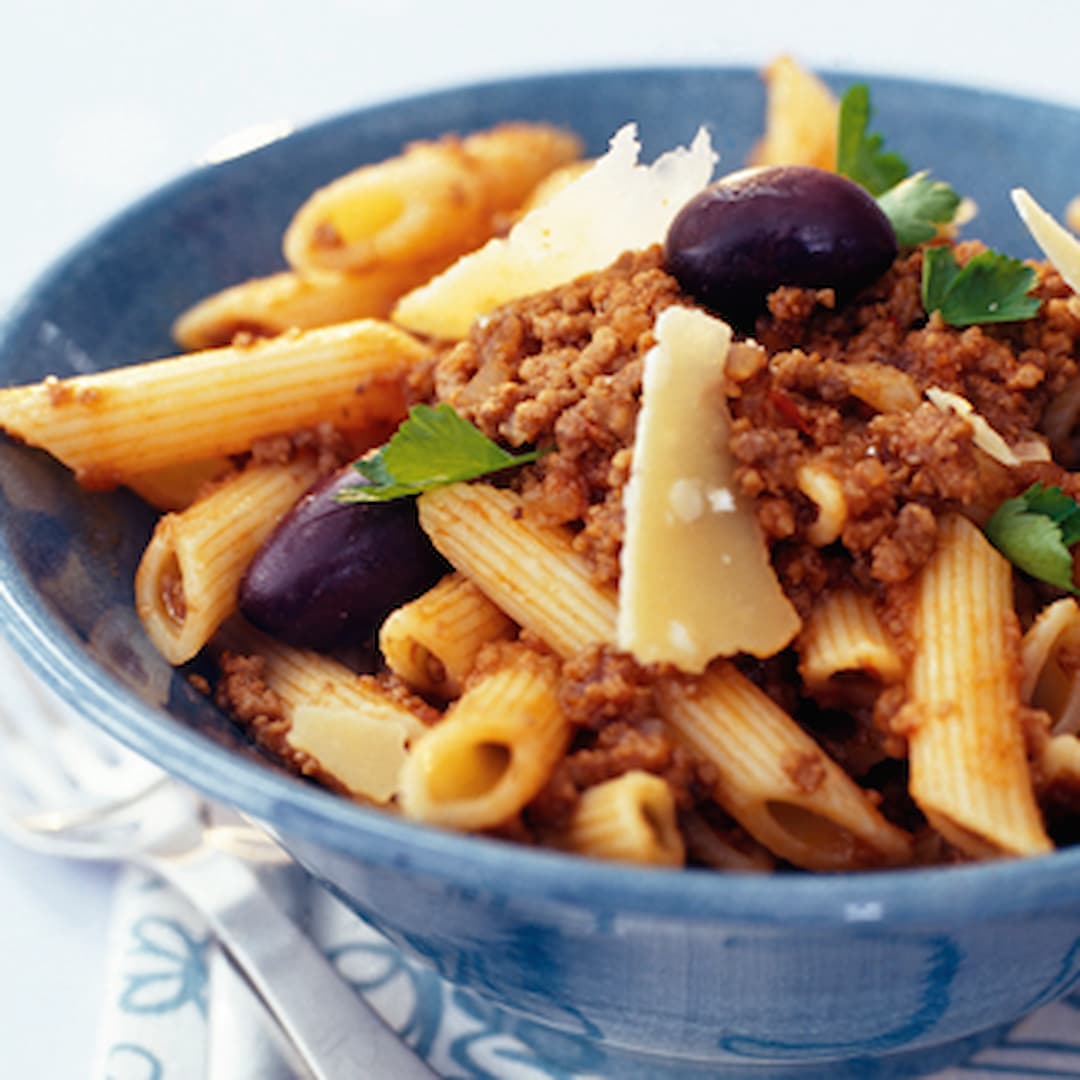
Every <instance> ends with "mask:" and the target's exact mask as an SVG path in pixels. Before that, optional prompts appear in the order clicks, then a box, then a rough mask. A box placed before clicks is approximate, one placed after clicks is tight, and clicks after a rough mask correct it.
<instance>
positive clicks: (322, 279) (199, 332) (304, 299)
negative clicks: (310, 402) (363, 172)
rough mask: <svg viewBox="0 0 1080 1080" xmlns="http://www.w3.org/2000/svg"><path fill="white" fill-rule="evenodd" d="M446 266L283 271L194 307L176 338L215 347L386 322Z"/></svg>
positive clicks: (191, 345) (190, 345) (176, 326)
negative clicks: (244, 337) (242, 339)
mask: <svg viewBox="0 0 1080 1080" xmlns="http://www.w3.org/2000/svg"><path fill="white" fill-rule="evenodd" d="M444 268H445V263H444V262H443V261H442V260H437V261H434V262H415V263H409V264H407V265H405V266H401V267H391V268H388V269H381V270H373V271H370V272H369V273H365V274H332V273H322V274H318V275H315V276H306V275H302V274H296V273H292V272H289V271H284V272H282V273H280V274H272V275H271V276H270V277H265V278H254V279H252V280H251V281H245V282H241V283H240V284H239V285H232V286H230V287H229V288H227V289H223V290H222V291H221V292H218V293H214V295H213V296H208V297H206V299H205V300H201V301H200V302H199V303H197V304H195V305H194V306H193V307H191V308H189V309H188V310H187V311H185V312H184V313H183V314H182V315H181V316H180V317H179V318H178V319H177V320H176V322H175V323H173V337H174V338H175V340H176V342H177V344H178V345H179V346H180V347H181V348H184V349H215V348H219V347H221V346H225V345H231V344H232V343H233V341H234V339H235V338H236V337H237V335H238V334H248V335H251V336H253V337H274V336H276V335H277V334H282V333H284V332H285V331H286V330H308V329H312V328H314V327H318V326H328V325H329V324H331V323H339V322H347V321H349V320H353V319H361V318H376V319H385V318H386V317H387V316H388V315H389V314H390V312H391V310H392V309H393V306H394V302H395V301H396V300H397V298H398V297H399V296H401V295H402V294H403V293H406V292H408V290H409V289H411V288H413V287H414V286H416V285H419V284H421V283H422V282H424V281H427V280H428V278H430V277H432V276H433V275H434V274H437V273H438V272H439V271H440V270H442V269H444Z"/></svg>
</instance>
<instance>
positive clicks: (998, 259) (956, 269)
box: [922, 247, 1041, 326]
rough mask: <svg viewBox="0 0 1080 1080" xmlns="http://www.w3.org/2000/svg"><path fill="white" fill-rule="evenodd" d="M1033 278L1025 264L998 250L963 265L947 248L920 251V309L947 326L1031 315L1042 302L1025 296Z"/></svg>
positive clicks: (1030, 316)
mask: <svg viewBox="0 0 1080 1080" xmlns="http://www.w3.org/2000/svg"><path fill="white" fill-rule="evenodd" d="M1035 281H1036V274H1035V271H1034V270H1033V269H1032V268H1031V267H1030V266H1025V265H1024V263H1022V262H1021V261H1020V260H1019V259H1013V258H1011V257H1010V256H1008V255H1002V254H1001V252H999V251H982V252H980V253H979V254H978V255H976V256H975V257H974V258H973V259H971V260H969V261H968V263H967V265H966V266H963V267H961V266H960V264H959V263H958V262H957V261H956V255H955V254H954V253H953V250H952V248H950V247H929V248H927V249H926V250H925V251H924V252H923V270H922V301H923V307H924V308H926V310H927V312H928V313H929V312H931V311H940V312H941V317H942V318H943V319H944V320H945V322H947V323H948V324H949V325H950V326H972V325H973V324H975V323H993V322H1015V321H1017V320H1020V319H1030V318H1032V317H1033V316H1034V315H1035V314H1036V313H1037V312H1038V310H1039V305H1040V303H1041V301H1040V300H1039V299H1038V298H1037V297H1035V296H1030V295H1029V290H1030V289H1031V288H1032V286H1033V285H1034V284H1035Z"/></svg>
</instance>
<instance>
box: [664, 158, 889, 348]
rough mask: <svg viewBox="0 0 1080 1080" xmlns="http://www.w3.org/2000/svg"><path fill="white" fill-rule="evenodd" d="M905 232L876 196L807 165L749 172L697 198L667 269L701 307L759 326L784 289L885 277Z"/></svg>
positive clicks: (843, 285) (677, 223) (846, 288)
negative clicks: (899, 232)
mask: <svg viewBox="0 0 1080 1080" xmlns="http://www.w3.org/2000/svg"><path fill="white" fill-rule="evenodd" d="M896 253H897V244H896V234H895V233H894V231H893V228H892V225H891V224H890V222H889V219H888V218H887V217H886V216H885V214H884V213H883V212H882V210H881V208H880V207H879V206H878V204H877V202H876V201H875V200H874V198H873V197H872V196H871V195H870V194H869V193H868V192H867V191H865V190H864V189H863V188H861V187H859V185H858V184H855V183H853V182H852V181H851V180H848V179H847V178H846V177H843V176H840V175H838V174H836V173H831V172H826V171H825V170H824V169H815V168H812V167H810V166H807V165H776V166H768V167H763V168H757V169H745V170H743V171H741V172H737V173H732V174H731V175H730V176H727V177H724V178H722V179H720V180H718V181H716V182H715V183H713V184H711V185H710V186H709V187H707V188H705V190H704V191H702V192H700V193H699V194H698V195H696V196H694V198H693V199H691V200H690V202H688V203H687V204H686V206H684V207H683V208H682V210H680V211H679V213H678V214H677V215H676V217H675V220H674V221H673V222H672V223H671V227H670V229H669V230H668V234H667V240H666V244H665V260H666V265H667V268H668V271H669V272H670V273H671V274H672V275H673V276H674V277H675V278H676V279H677V280H678V282H679V284H680V285H681V286H682V288H683V289H684V290H685V291H686V292H687V293H689V294H690V295H691V296H692V297H693V298H694V299H695V300H697V301H698V302H699V303H700V304H702V306H704V307H706V308H708V309H709V310H711V311H713V312H714V313H715V314H717V315H720V316H721V317H723V318H725V319H728V320H729V321H731V322H733V323H735V324H736V325H737V326H740V327H746V326H748V325H751V324H752V322H753V319H754V318H755V316H757V315H758V314H760V313H761V312H762V311H763V310H764V307H765V300H766V297H767V296H768V295H769V293H770V292H772V291H773V290H774V289H776V288H778V287H779V286H781V285H800V286H805V287H809V288H828V287H832V288H834V289H836V291H837V294H838V296H840V297H841V298H843V297H845V296H848V295H850V294H851V293H854V292H856V291H858V290H859V289H860V288H862V287H863V286H866V285H869V284H870V283H871V282H873V281H874V280H875V279H877V278H878V277H880V276H881V275H882V274H883V273H884V272H885V271H886V270H887V269H888V268H889V266H890V265H891V264H892V262H893V260H894V259H895V258H896Z"/></svg>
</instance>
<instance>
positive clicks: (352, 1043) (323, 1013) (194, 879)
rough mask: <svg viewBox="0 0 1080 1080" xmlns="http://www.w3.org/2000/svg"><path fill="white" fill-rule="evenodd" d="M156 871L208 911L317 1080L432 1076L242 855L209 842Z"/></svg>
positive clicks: (424, 1078)
mask: <svg viewBox="0 0 1080 1080" xmlns="http://www.w3.org/2000/svg"><path fill="white" fill-rule="evenodd" d="M156 869H157V870H158V871H159V872H160V873H161V874H162V875H163V876H164V877H165V878H167V879H168V880H169V881H170V882H171V883H172V884H173V885H175V886H176V887H177V888H178V889H179V890H180V891H182V892H184V893H186V894H187V896H188V897H189V898H190V899H191V900H192V901H194V902H195V904H196V905H197V906H198V907H199V908H201V910H202V911H203V913H204V914H205V916H206V918H207V921H208V922H209V923H210V925H211V926H212V927H213V929H214V931H215V933H216V934H217V937H218V940H219V942H220V943H221V945H222V946H223V947H224V948H225V949H226V950H227V951H228V953H229V955H230V956H231V957H232V958H233V960H234V961H235V963H236V966H237V967H238V968H239V969H240V970H241V971H242V972H243V973H244V975H245V976H246V977H247V979H248V980H249V981H250V982H251V984H252V986H253V987H254V988H255V990H256V991H257V992H258V994H259V996H260V997H261V998H262V999H263V1001H264V1002H265V1003H266V1006H267V1008H268V1009H269V1010H270V1012H271V1014H272V1015H273V1017H274V1019H275V1020H277V1022H278V1024H280V1025H281V1028H282V1030H283V1031H284V1032H285V1033H286V1035H287V1036H288V1037H289V1039H290V1041H291V1042H292V1044H293V1045H294V1047H295V1048H296V1051H297V1053H298V1055H299V1057H300V1058H301V1060H302V1061H303V1062H304V1065H305V1066H306V1067H307V1068H308V1069H309V1070H310V1071H311V1073H312V1075H313V1076H314V1077H315V1078H316V1080H342V1078H343V1077H349V1078H352V1077H357V1078H361V1077H363V1078H370V1080H376V1078H382V1077H394V1080H433V1078H435V1077H436V1074H435V1073H434V1072H432V1071H431V1069H430V1068H429V1067H428V1065H427V1064H426V1063H425V1062H424V1061H422V1060H421V1059H420V1058H419V1057H417V1056H416V1055H415V1054H414V1053H413V1052H412V1050H410V1049H409V1047H408V1046H406V1044H405V1043H404V1042H403V1041H402V1040H401V1039H400V1038H399V1037H398V1035H397V1033H396V1032H394V1031H392V1030H391V1029H390V1028H389V1027H388V1026H387V1025H386V1024H385V1023H384V1022H383V1020H382V1019H381V1018H380V1017H379V1016H378V1015H377V1014H376V1013H375V1012H374V1010H372V1009H371V1007H370V1006H369V1005H368V1004H367V1003H366V1002H365V1001H364V1000H363V998H361V997H360V996H359V994H357V993H356V991H355V990H353V988H352V987H351V986H349V984H348V983H347V982H345V980H344V979H343V978H341V976H340V975H339V974H338V973H337V971H336V970H335V969H334V967H333V965H332V964H331V963H330V962H329V961H328V960H327V959H326V957H324V956H323V954H322V953H321V952H319V950H318V949H317V948H316V947H315V945H314V944H313V942H312V941H311V939H310V938H308V936H307V935H306V934H305V933H304V932H303V931H302V930H301V929H300V928H299V927H298V926H297V925H296V923H294V922H293V921H292V920H291V919H289V918H288V917H287V916H286V915H285V914H284V913H283V912H282V910H281V909H280V908H279V907H278V906H277V905H276V904H275V903H274V901H273V900H272V899H271V897H270V895H269V894H268V893H267V892H266V891H265V890H264V888H263V887H262V885H261V884H260V882H259V879H258V878H257V876H256V875H255V873H254V872H253V871H252V870H251V869H250V867H248V866H246V865H245V864H244V863H242V862H241V861H239V860H238V859H236V858H235V857H233V856H231V855H228V854H226V853H225V852H223V851H220V850H218V849H216V848H214V847H213V846H212V845H209V844H207V845H203V846H200V847H199V848H197V849H196V850H194V851H191V852H188V853H185V854H183V855H175V856H171V857H165V858H162V859H160V861H158V863H157V866H156Z"/></svg>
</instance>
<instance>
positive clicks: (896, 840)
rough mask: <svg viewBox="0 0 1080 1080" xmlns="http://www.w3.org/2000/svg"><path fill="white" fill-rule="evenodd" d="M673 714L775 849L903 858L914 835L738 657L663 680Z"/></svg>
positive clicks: (733, 808)
mask: <svg viewBox="0 0 1080 1080" xmlns="http://www.w3.org/2000/svg"><path fill="white" fill-rule="evenodd" d="M657 694H658V698H659V703H660V711H661V715H662V716H663V718H664V719H665V720H666V721H667V722H668V724H670V725H671V727H672V728H673V729H674V730H675V731H676V732H677V733H678V735H679V736H680V738H681V739H682V740H683V742H685V744H686V745H687V746H688V747H689V748H690V750H692V751H693V752H694V753H695V754H696V755H697V756H698V757H700V758H702V759H703V760H705V761H707V762H709V764H711V765H712V766H713V767H714V768H715V770H716V774H717V781H716V787H715V791H714V792H713V797H714V798H715V799H716V801H717V802H718V803H719V804H720V805H721V806H722V807H723V808H724V809H725V810H726V811H727V812H728V813H729V814H730V815H731V816H732V817H733V818H735V820H736V821H738V822H739V824H740V825H742V827H743V828H744V829H746V831H747V832H748V833H750V835H751V836H753V837H754V838H755V839H756V840H757V841H758V842H759V843H761V844H763V845H764V846H765V847H766V848H768V850H769V851H771V852H773V853H774V854H776V855H778V856H779V857H780V858H782V859H786V860H787V861H789V862H791V863H793V864H794V865H796V866H800V867H803V868H804V869H808V870H831V871H835V870H855V869H859V868H865V867H870V866H897V865H900V864H902V863H904V862H907V861H908V860H910V858H911V840H910V837H909V836H908V835H907V834H906V833H905V832H903V831H902V830H901V829H898V828H897V827H896V826H894V825H891V824H890V823H889V822H888V821H886V820H885V818H884V817H882V816H881V814H880V812H879V811H878V810H877V809H876V808H875V807H874V806H873V804H872V803H871V801H870V798H869V797H868V796H867V794H866V793H865V792H864V791H863V790H862V789H861V788H860V787H859V786H858V785H857V784H856V783H855V782H854V781H853V780H852V779H851V777H849V776H848V775H847V773H845V772H844V771H843V770H842V769H841V768H840V767H839V766H838V765H837V764H836V763H835V762H833V761H832V760H830V758H829V757H828V756H827V755H826V754H825V752H824V751H823V750H822V749H821V748H820V747H819V746H818V745H817V743H815V742H814V740H813V739H811V738H810V736H809V735H807V734H806V732H805V731H803V729H802V728H801V727H799V725H798V724H796V723H795V721H794V720H793V719H792V718H791V717H790V716H788V715H787V714H786V713H785V712H784V711H783V710H782V709H781V708H779V706H777V705H776V704H775V703H774V702H773V701H772V699H771V698H769V697H768V695H766V694H765V693H764V691H762V690H760V689H759V688H758V687H756V686H755V685H754V684H753V683H751V682H750V681H749V680H748V679H747V678H745V677H744V676H743V675H741V674H739V672H738V671H737V670H736V669H735V668H734V666H732V665H731V664H730V663H728V662H721V663H719V664H715V665H713V667H711V668H710V669H709V671H707V672H706V673H705V675H703V676H702V677H701V678H700V679H697V680H685V679H666V680H663V681H661V682H660V683H659V684H658V685H657Z"/></svg>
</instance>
